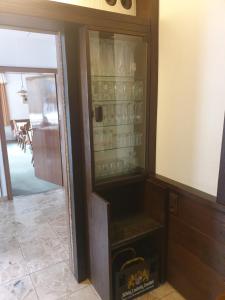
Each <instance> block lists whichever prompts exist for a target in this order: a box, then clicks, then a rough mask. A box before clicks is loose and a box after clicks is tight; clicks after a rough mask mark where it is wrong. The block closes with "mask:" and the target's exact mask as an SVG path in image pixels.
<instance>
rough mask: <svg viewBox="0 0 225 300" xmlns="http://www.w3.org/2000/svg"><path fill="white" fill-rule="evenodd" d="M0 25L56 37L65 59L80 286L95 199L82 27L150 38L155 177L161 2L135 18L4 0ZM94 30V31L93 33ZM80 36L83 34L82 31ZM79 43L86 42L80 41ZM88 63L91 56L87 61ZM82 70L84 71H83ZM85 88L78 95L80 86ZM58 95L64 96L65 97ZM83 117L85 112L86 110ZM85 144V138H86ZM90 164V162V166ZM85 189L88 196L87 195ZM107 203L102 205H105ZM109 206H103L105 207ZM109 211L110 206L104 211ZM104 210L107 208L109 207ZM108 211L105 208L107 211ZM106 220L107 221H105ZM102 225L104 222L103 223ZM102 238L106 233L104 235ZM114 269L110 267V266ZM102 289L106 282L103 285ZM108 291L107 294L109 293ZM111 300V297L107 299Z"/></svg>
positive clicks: (141, 7)
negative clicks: (85, 121) (86, 132)
mask: <svg viewBox="0 0 225 300" xmlns="http://www.w3.org/2000/svg"><path fill="white" fill-rule="evenodd" d="M0 11H1V13H0V26H2V27H14V28H18V29H19V28H20V29H25V30H27V31H29V30H30V31H38V32H42V31H44V32H52V33H56V34H57V36H58V48H59V49H58V50H59V52H60V53H61V54H62V57H61V61H62V62H63V64H62V65H61V68H62V69H61V72H60V73H61V76H60V77H59V78H58V80H59V82H61V84H62V83H63V82H64V83H65V85H64V88H65V90H64V95H65V103H64V105H62V106H61V107H60V109H61V110H62V111H64V110H65V124H64V126H66V128H67V154H68V157H67V158H66V159H67V160H68V162H69V164H68V166H67V168H66V169H65V168H64V172H65V173H64V176H65V175H66V176H67V179H68V182H69V187H70V189H69V199H70V200H69V203H68V205H69V213H70V216H71V217H70V218H69V222H70V225H71V236H72V241H73V243H72V244H73V250H72V251H71V253H72V256H73V267H74V274H75V275H76V278H77V279H78V281H81V280H83V279H84V278H86V277H87V275H88V257H87V255H86V251H87V248H88V247H87V246H86V245H87V244H88V243H87V244H86V236H87V234H88V229H87V226H86V218H85V216H86V207H85V206H86V202H85V201H84V199H85V198H88V197H90V196H93V195H92V182H91V180H92V179H91V176H90V173H91V172H90V170H89V169H87V172H86V178H85V176H84V172H85V168H84V157H83V155H82V153H87V152H89V151H90V145H89V144H88V143H86V144H85V147H84V145H83V139H82V135H83V126H82V122H81V121H82V120H81V116H82V108H81V98H82V99H84V98H85V97H88V87H87V86H85V85H86V84H87V83H86V80H83V79H85V78H86V76H87V74H86V73H85V72H86V70H87V67H86V66H85V61H86V59H85V55H86V53H82V52H80V49H82V46H81V47H79V42H78V40H79V39H78V29H77V28H78V27H79V26H81V27H83V26H85V25H86V26H90V27H94V28H95V29H96V30H101V29H104V30H107V31H110V30H111V31H116V32H123V31H126V33H128V34H129V33H132V34H137V35H139V34H147V35H148V34H149V33H150V48H151V51H150V53H149V60H150V69H151V70H149V72H150V82H149V94H150V99H149V105H150V113H149V124H150V125H149V126H150V130H149V133H148V134H149V139H150V140H151V143H150V145H149V153H148V156H149V173H155V146H156V113H157V78H158V13H159V0H137V16H136V17H132V16H126V15H120V14H115V13H110V12H104V11H98V10H95V9H88V8H83V7H78V6H74V5H67V4H63V3H56V2H51V1H46V0H32V1H30V0H23V5H21V0H11V1H7V0H2V1H0ZM94 28H92V29H94ZM81 31H82V29H81ZM80 42H81V44H82V43H83V42H84V41H82V40H80ZM82 57H83V64H84V65H83V66H82V68H81V70H80V74H78V67H79V59H80V58H82ZM86 58H87V56H86ZM83 67H84V68H83ZM79 82H80V86H82V89H80V90H79V88H78V86H79V84H78V83H79ZM64 95H60V97H64ZM83 113H84V118H85V114H86V112H85V111H84V112H83ZM86 140H87V139H86ZM89 153H90V152H89ZM90 163H91V161H89V162H88V161H86V165H89V166H90ZM84 190H86V193H84ZM99 202H100V203H99V205H97V204H98V201H96V207H95V208H94V207H88V211H89V213H94V210H95V211H96V213H97V212H98V208H99V206H102V204H101V201H99ZM103 204H104V202H103ZM103 206H104V207H105V204H104V205H103ZM106 207H107V206H106ZM105 209H106V208H105ZM106 210H107V209H106ZM101 217H104V216H101ZM102 222H104V220H102ZM102 234H103V236H104V232H103V233H102ZM109 267H110V266H109ZM103 286H104V282H103ZM109 289H110V288H109V287H108V291H109ZM105 299H107V298H105Z"/></svg>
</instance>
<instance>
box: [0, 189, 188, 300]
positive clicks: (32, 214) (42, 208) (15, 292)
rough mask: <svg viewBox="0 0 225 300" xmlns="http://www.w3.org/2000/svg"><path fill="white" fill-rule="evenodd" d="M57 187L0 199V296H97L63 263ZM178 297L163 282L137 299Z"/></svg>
mask: <svg viewBox="0 0 225 300" xmlns="http://www.w3.org/2000/svg"><path fill="white" fill-rule="evenodd" d="M65 220H66V217H65V201H64V194H63V191H62V190H57V191H52V192H48V193H44V194H37V195H32V196H25V197H17V198H15V200H14V201H13V202H0V300H98V299H99V300H100V298H99V297H98V296H97V294H96V292H95V290H94V289H93V287H92V286H91V285H90V283H89V282H88V281H86V282H83V283H81V284H78V283H77V282H76V280H75V279H74V277H73V275H72V273H71V271H70V269H69V266H68V238H67V226H66V222H65ZM159 299H164V300H182V299H183V300H184V298H182V297H181V296H180V295H179V294H178V293H177V292H176V291H175V290H174V289H173V288H172V287H171V286H169V285H168V284H165V285H163V286H162V287H160V288H159V289H157V290H155V291H153V292H152V293H150V294H148V295H146V296H143V297H140V298H139V300H159Z"/></svg>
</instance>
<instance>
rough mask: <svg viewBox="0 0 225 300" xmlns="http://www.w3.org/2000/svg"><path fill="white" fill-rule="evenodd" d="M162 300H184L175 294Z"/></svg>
mask: <svg viewBox="0 0 225 300" xmlns="http://www.w3.org/2000/svg"><path fill="white" fill-rule="evenodd" d="M163 300H185V299H184V297H182V296H181V295H180V294H178V293H177V292H173V293H171V294H169V295H168V296H166V297H164V298H163Z"/></svg>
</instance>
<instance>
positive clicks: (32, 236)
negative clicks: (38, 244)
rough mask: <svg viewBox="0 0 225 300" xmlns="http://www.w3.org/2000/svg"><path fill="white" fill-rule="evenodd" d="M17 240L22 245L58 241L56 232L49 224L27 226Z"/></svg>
mask: <svg viewBox="0 0 225 300" xmlns="http://www.w3.org/2000/svg"><path fill="white" fill-rule="evenodd" d="M17 239H18V241H19V242H20V243H21V244H23V243H27V242H33V241H34V240H42V241H46V240H58V238H57V236H56V234H55V232H54V231H53V230H52V229H51V227H50V226H49V224H39V225H35V226H26V227H25V228H24V229H23V230H21V231H20V232H19V233H18V234H17Z"/></svg>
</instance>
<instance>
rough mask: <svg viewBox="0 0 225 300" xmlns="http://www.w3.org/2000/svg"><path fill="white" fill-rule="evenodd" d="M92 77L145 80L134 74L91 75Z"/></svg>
mask: <svg viewBox="0 0 225 300" xmlns="http://www.w3.org/2000/svg"><path fill="white" fill-rule="evenodd" d="M91 78H128V79H133V80H142V81H145V78H144V77H136V76H132V75H91Z"/></svg>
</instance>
